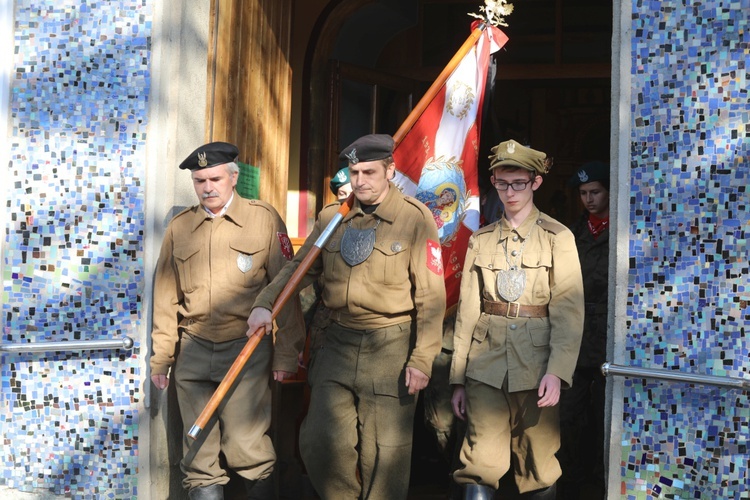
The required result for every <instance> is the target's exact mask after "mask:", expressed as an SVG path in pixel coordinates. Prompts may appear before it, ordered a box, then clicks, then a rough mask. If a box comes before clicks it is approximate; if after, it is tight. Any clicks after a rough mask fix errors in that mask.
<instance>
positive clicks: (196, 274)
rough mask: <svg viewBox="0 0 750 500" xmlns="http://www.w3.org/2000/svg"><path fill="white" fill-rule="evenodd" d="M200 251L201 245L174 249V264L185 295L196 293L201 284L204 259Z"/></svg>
mask: <svg viewBox="0 0 750 500" xmlns="http://www.w3.org/2000/svg"><path fill="white" fill-rule="evenodd" d="M200 250H201V247H200V246H199V245H195V246H190V245H185V246H180V247H175V249H174V252H173V255H174V263H175V266H176V267H177V276H178V277H179V280H180V289H181V290H182V292H183V293H190V292H194V291H195V289H196V288H198V285H199V283H200V279H201V276H200V269H201V267H202V266H201V260H202V258H203V257H204V256H203V255H201V251H200Z"/></svg>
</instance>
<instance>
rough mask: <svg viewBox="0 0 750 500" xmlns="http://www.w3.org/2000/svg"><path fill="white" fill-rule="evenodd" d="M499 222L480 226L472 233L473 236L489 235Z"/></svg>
mask: <svg viewBox="0 0 750 500" xmlns="http://www.w3.org/2000/svg"><path fill="white" fill-rule="evenodd" d="M498 223H499V221H495V222H491V223H489V224H487V225H486V226H482V227H480V228H479V229H477V230H476V231H474V234H475V235H476V234H484V233H491V232H492V231H494V230H495V227H496V226H497V225H498Z"/></svg>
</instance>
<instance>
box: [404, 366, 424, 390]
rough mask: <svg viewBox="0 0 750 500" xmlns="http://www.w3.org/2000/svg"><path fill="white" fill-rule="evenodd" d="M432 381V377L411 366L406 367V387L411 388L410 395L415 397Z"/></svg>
mask: <svg viewBox="0 0 750 500" xmlns="http://www.w3.org/2000/svg"><path fill="white" fill-rule="evenodd" d="M429 381H430V377H428V376H427V375H425V374H424V373H422V372H421V371H419V370H417V369H416V368H413V367H411V366H407V367H406V386H407V387H408V388H409V395H410V396H413V395H414V394H416V393H418V392H419V391H421V390H422V389H424V388H425V387H427V384H428V383H429Z"/></svg>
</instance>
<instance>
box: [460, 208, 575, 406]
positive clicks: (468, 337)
mask: <svg viewBox="0 0 750 500" xmlns="http://www.w3.org/2000/svg"><path fill="white" fill-rule="evenodd" d="M526 239H528V241H526ZM503 245H507V252H508V257H507V259H506V255H505V251H504V250H503ZM514 251H515V253H516V254H520V255H517V256H516V257H515V258H514V257H513V254H512V252H514ZM514 259H515V260H516V262H515V263H517V264H518V265H519V266H520V267H521V268H522V269H523V270H524V271H525V274H526V286H525V288H524V290H523V292H522V295H521V296H520V297H519V298H518V300H517V302H518V303H519V304H521V305H531V306H543V305H545V304H546V305H547V306H548V308H549V316H548V317H543V318H508V317H505V316H494V315H490V314H486V313H484V312H483V311H482V300H483V299H486V300H491V301H504V299H502V298H501V297H500V296H499V294H498V290H497V284H496V281H497V275H498V272H499V271H500V270H506V269H508V268H509V267H510V266H509V265H508V260H510V261H511V263H513V262H514ZM582 330H583V284H582V282H581V268H580V265H579V262H578V254H577V252H576V245H575V240H574V238H573V233H571V232H570V230H568V229H567V228H566V227H565V226H564V225H562V224H561V223H559V222H557V221H556V220H554V219H552V218H550V217H548V216H547V215H545V214H543V213H541V212H539V210H538V209H537V208H536V207H534V208H533V211H532V213H531V214H530V215H529V216H528V217H527V218H526V220H525V221H524V222H523V223H522V224H521V225H520V227H518V228H517V229H513V228H512V227H511V226H510V225H509V223H508V221H507V220H506V219H505V217H503V218H502V219H500V220H499V221H497V222H495V223H493V224H490V225H488V226H486V227H484V228H482V229H480V230H478V231H476V232H475V233H474V234H473V235H472V237H471V238H470V240H469V248H468V251H467V253H466V262H465V264H464V268H463V276H462V279H461V291H460V296H459V303H458V313H457V317H456V328H455V334H454V345H453V348H454V351H453V363H452V366H451V377H450V382H451V384H465V380H466V378H467V377H468V378H471V379H473V380H477V381H479V382H482V383H485V384H487V385H490V386H492V387H496V388H498V389H500V388H502V386H503V381H504V380H505V377H506V376H507V377H508V390H509V391H510V392H516V391H526V390H531V389H535V388H537V387H539V383H540V382H541V380H542V377H544V375H545V374H547V373H551V374H553V375H556V376H557V377H558V378H560V380H561V381H562V387H563V388H566V387H570V385H571V384H572V379H573V371H574V370H575V366H576V358H577V357H578V349H579V346H580V343H581V333H582Z"/></svg>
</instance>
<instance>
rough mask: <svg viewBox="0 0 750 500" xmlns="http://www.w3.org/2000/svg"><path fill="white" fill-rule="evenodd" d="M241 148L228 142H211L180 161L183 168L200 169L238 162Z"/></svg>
mask: <svg viewBox="0 0 750 500" xmlns="http://www.w3.org/2000/svg"><path fill="white" fill-rule="evenodd" d="M239 155H240V150H239V149H237V146H235V145H234V144H229V143H228V142H211V143H208V144H204V145H203V146H201V147H199V148H198V149H196V150H195V151H193V152H192V153H190V154H189V155H188V157H187V158H185V159H184V160H183V161H182V163H180V169H182V170H200V169H202V168H211V167H215V166H217V165H223V164H225V163H231V162H236V161H237V157H238V156H239Z"/></svg>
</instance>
